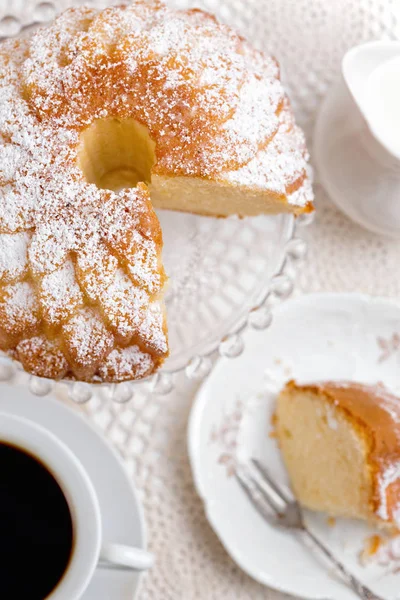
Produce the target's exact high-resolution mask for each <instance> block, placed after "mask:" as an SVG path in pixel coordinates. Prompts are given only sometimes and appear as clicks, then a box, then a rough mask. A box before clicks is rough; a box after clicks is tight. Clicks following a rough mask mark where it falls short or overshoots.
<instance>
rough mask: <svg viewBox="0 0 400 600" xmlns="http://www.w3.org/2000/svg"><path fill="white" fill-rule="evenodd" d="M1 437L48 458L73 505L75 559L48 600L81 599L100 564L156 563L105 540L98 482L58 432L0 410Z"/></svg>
mask: <svg viewBox="0 0 400 600" xmlns="http://www.w3.org/2000/svg"><path fill="white" fill-rule="evenodd" d="M0 442H5V443H9V444H11V445H13V446H15V447H17V448H21V449H23V450H25V451H27V452H28V453H29V454H31V455H32V456H34V457H36V458H37V459H38V460H39V461H40V462H41V463H43V464H44V465H45V466H46V467H47V468H48V470H49V471H50V473H51V474H52V475H53V476H54V477H55V479H56V480H57V482H58V484H59V485H60V487H61V489H62V491H63V493H64V496H65V498H66V500H67V502H68V505H69V509H70V512H71V517H72V522H73V530H74V541H73V550H72V554H71V559H70V561H69V564H68V566H67V568H66V571H65V573H64V575H63V577H62V579H61V580H60V582H59V583H58V584H57V586H56V588H55V589H54V590H53V591H52V592H51V593H50V595H49V596H48V598H47V599H46V600H78V599H79V598H81V596H82V594H83V593H84V591H85V589H86V588H87V586H88V585H89V583H90V581H91V579H92V577H93V574H94V571H95V569H96V567H97V566H98V565H99V564H102V565H105V566H107V567H109V568H116V569H118V568H125V569H133V570H144V569H148V568H149V567H151V565H152V562H153V557H152V555H151V554H149V553H148V552H146V551H144V550H141V549H138V548H133V547H130V546H124V545H120V544H103V541H102V523H101V514H100V506H99V501H98V498H97V495H96V492H95V489H94V487H93V484H92V482H91V480H90V478H89V476H88V474H87V473H86V471H85V469H84V468H83V466H82V464H81V463H80V462H79V460H78V459H77V457H76V456H75V454H73V452H71V450H70V449H69V448H68V447H67V446H66V445H65V444H64V443H63V442H61V441H60V440H59V439H58V438H57V437H56V436H55V435H54V434H52V433H51V432H50V431H48V430H47V429H45V428H43V427H41V426H39V425H37V424H36V423H33V422H32V421H29V420H27V419H24V418H22V417H16V416H11V415H9V414H6V413H1V412H0ZM99 468H101V465H99ZM116 502H117V500H116ZM116 510H118V507H117V506H116Z"/></svg>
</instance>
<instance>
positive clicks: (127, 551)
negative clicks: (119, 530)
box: [98, 544, 154, 571]
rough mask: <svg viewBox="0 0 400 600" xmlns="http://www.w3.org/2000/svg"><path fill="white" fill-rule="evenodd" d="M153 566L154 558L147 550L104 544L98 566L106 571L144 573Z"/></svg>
mask: <svg viewBox="0 0 400 600" xmlns="http://www.w3.org/2000/svg"><path fill="white" fill-rule="evenodd" d="M153 564H154V556H153V555H152V554H151V553H150V552H147V550H142V549H141V548H134V547H132V546H124V545H123V544H104V545H103V547H102V548H101V551H100V558H99V565H98V566H99V567H100V568H106V569H124V570H129V571H130V570H132V571H146V570H147V569H150V568H151V567H152V566H153Z"/></svg>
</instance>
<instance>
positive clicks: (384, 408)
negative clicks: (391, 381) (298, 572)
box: [276, 381, 400, 528]
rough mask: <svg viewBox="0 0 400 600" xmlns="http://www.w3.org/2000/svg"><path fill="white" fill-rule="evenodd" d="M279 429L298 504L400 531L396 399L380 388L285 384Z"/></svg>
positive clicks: (279, 406) (399, 436) (399, 419)
mask: <svg viewBox="0 0 400 600" xmlns="http://www.w3.org/2000/svg"><path fill="white" fill-rule="evenodd" d="M276 431H277V436H278V440H279V445H280V448H281V451H282V455H283V459H284V462H285V464H286V467H287V470H288V473H289V477H290V481H291V484H292V488H293V491H294V493H295V495H296V497H297V498H298V500H299V501H300V503H301V504H302V505H303V506H305V507H306V508H310V509H312V510H317V511H323V512H326V513H328V514H329V515H331V516H341V517H350V518H357V519H366V520H368V521H373V522H376V523H378V524H380V525H385V526H390V527H393V526H394V527H396V528H400V400H399V399H398V398H396V397H395V396H393V395H392V394H389V393H388V392H387V391H386V390H385V388H384V387H383V386H381V385H377V386H367V385H361V384H358V383H354V382H323V383H315V384H309V385H297V384H296V383H295V382H294V381H290V382H289V383H288V384H287V385H286V386H285V388H284V389H283V390H282V392H281V393H280V395H279V398H278V404H277V413H276Z"/></svg>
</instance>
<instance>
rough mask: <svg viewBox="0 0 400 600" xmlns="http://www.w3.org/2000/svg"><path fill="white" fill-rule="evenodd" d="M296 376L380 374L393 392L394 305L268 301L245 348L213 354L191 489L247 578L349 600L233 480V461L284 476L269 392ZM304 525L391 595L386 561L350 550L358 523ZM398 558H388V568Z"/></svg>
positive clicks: (399, 365)
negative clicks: (268, 315) (269, 312)
mask: <svg viewBox="0 0 400 600" xmlns="http://www.w3.org/2000/svg"><path fill="white" fill-rule="evenodd" d="M290 378H295V379H297V380H298V381H300V382H301V381H307V380H308V381H310V380H318V379H319V380H321V379H327V378H329V379H350V380H356V381H361V382H366V383H376V382H377V381H382V382H383V383H384V384H385V385H386V386H387V387H388V388H390V389H391V390H392V391H394V392H395V393H397V394H399V393H400V306H399V305H398V304H396V303H394V302H391V301H389V300H383V299H382V300H381V299H372V298H369V297H366V296H361V295H354V294H318V295H310V296H303V297H300V298H297V299H294V300H290V301H287V302H286V303H284V304H282V305H280V306H279V307H277V309H276V312H275V313H274V321H273V323H272V326H271V327H270V329H268V330H267V331H265V332H264V333H262V334H260V333H259V332H258V333H257V334H253V333H252V332H249V334H248V338H247V340H246V352H245V353H244V354H242V355H241V356H240V357H239V358H237V359H235V361H234V362H232V361H231V360H226V359H221V360H220V361H219V363H218V364H217V365H216V367H215V369H214V371H213V372H212V373H211V375H210V377H209V378H208V379H207V380H206V382H205V383H204V384H203V386H202V388H201V389H200V392H199V393H198V396H197V399H196V401H195V404H194V407H193V410H192V414H191V418H190V423H189V433H188V436H189V439H188V444H189V454H190V460H191V464H192V469H193V473H194V479H195V484H196V487H197V490H198V493H199V494H200V496H201V497H202V498H203V500H204V504H205V509H206V513H207V516H208V519H209V521H210V523H211V526H212V527H213V529H214V531H215V532H216V534H217V535H218V536H219V538H220V540H221V541H222V543H223V544H224V546H225V548H226V550H227V551H228V552H229V554H230V555H231V557H232V558H233V559H234V560H235V561H236V562H237V563H238V565H239V566H240V567H241V568H243V569H244V570H245V571H246V572H247V573H248V574H249V575H251V576H252V577H254V578H255V579H257V580H258V581H260V582H261V583H263V584H265V585H268V586H270V587H273V588H276V589H278V590H281V591H283V592H287V593H291V594H293V595H295V596H297V597H298V596H302V597H305V598H308V600H317V599H318V600H321V599H323V598H324V599H326V598H331V599H335V600H354V598H355V597H354V594H353V593H352V592H351V591H350V590H349V589H348V588H347V587H346V586H345V585H344V584H342V583H341V582H340V581H339V580H338V579H337V578H336V577H335V576H334V575H332V574H331V573H329V571H328V570H327V569H325V567H322V566H321V564H320V562H319V560H318V557H317V556H313V555H312V554H310V552H309V551H308V550H307V549H306V548H305V547H304V546H303V545H302V544H301V543H300V542H299V541H298V540H296V539H295V538H294V537H293V536H292V535H291V534H289V533H287V532H284V531H282V530H279V529H277V528H274V527H272V526H271V525H268V524H267V523H265V522H264V521H263V520H262V519H261V517H260V516H259V514H258V513H257V512H256V510H255V508H254V507H253V506H252V504H251V503H250V501H249V500H248V498H247V496H245V494H244V493H243V491H242V489H241V488H240V487H239V485H238V484H237V482H236V480H235V478H234V477H232V472H233V471H234V469H235V463H236V461H237V460H241V459H243V458H246V457H248V456H256V457H259V458H262V459H264V460H265V461H266V462H267V463H268V465H269V467H270V470H271V471H272V472H273V473H274V475H275V477H276V478H277V480H279V479H280V480H281V481H285V480H286V473H285V470H284V468H283V465H282V463H281V461H280V456H279V451H278V449H277V445H276V442H275V440H274V439H272V438H271V437H269V434H270V433H271V430H272V426H271V423H270V420H271V415H272V413H273V410H274V405H275V399H276V393H277V391H278V390H279V389H280V388H281V387H282V385H283V384H284V382H286V381H287V380H288V379H290ZM306 518H307V521H308V523H309V525H310V527H311V528H312V529H313V530H314V531H315V532H316V533H317V534H318V535H319V536H320V538H321V539H323V540H324V541H325V542H326V543H327V545H328V546H329V547H330V548H331V549H332V550H333V551H334V553H335V554H336V556H338V557H340V559H341V560H342V561H343V562H344V563H345V564H346V566H347V567H348V568H349V569H350V570H351V571H352V572H353V573H354V574H355V575H357V576H358V577H359V578H360V579H361V580H362V581H363V582H364V583H365V584H367V585H369V586H370V587H371V588H372V590H373V591H375V592H376V593H377V594H378V593H379V595H380V596H381V597H384V598H387V599H390V600H394V599H395V598H397V599H398V598H399V576H398V575H395V574H393V572H392V573H390V571H391V569H390V568H389V569H388V567H387V566H385V567H383V566H378V565H377V564H373V563H370V564H369V565H368V567H365V566H362V565H361V564H360V561H359V553H360V551H361V550H362V549H363V548H364V547H365V540H366V538H368V537H369V536H370V535H372V534H373V533H374V531H373V530H372V529H371V528H370V527H368V526H366V525H364V524H363V523H358V522H353V521H345V520H338V521H337V522H336V524H335V525H334V526H333V527H332V526H330V525H329V524H328V521H327V519H326V517H325V516H321V515H316V514H311V513H308V514H307V515H306ZM398 566H399V564H397V567H398Z"/></svg>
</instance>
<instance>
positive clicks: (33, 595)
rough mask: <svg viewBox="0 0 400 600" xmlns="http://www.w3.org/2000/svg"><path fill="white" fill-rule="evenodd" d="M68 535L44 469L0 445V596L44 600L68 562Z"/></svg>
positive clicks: (60, 501)
mask: <svg viewBox="0 0 400 600" xmlns="http://www.w3.org/2000/svg"><path fill="white" fill-rule="evenodd" d="M72 545H73V529H72V519H71V513H70V510H69V507H68V503H67V501H66V499H65V496H64V494H63V492H62V490H61V488H60V486H59V484H58V483H57V481H56V480H55V478H54V477H53V475H52V474H51V473H50V472H49V470H48V469H47V468H46V466H45V465H43V464H42V463H41V462H39V461H38V460H37V459H36V458H35V457H34V456H31V455H30V454H28V453H27V452H25V451H24V450H22V449H21V448H17V447H14V446H10V445H8V444H4V443H0V596H1V598H4V599H5V600H6V599H7V600H19V599H21V600H22V599H23V600H44V599H45V598H46V597H47V596H48V595H49V594H50V592H51V591H52V590H54V588H55V587H57V584H58V583H59V581H60V580H61V578H62V576H63V574H64V573H65V570H66V568H67V566H68V563H69V561H70V558H71V553H72Z"/></svg>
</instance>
